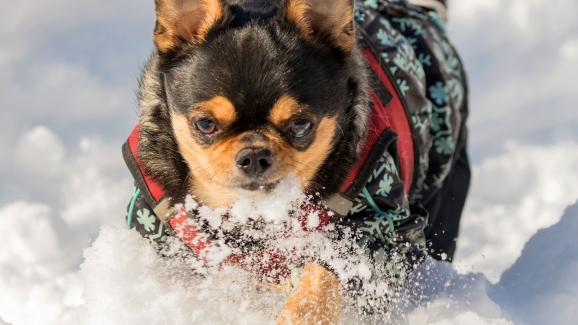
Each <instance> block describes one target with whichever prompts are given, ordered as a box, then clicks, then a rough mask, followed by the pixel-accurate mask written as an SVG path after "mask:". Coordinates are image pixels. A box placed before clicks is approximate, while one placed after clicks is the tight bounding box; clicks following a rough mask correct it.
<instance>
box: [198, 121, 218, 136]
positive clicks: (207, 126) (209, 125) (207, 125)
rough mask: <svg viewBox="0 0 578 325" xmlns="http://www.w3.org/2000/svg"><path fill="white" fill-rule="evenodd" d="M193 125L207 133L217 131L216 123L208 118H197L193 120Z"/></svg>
mask: <svg viewBox="0 0 578 325" xmlns="http://www.w3.org/2000/svg"><path fill="white" fill-rule="evenodd" d="M195 125H196V126H197V129H199V131H201V132H202V133H204V134H207V135H211V134H213V133H215V132H216V131H217V123H215V121H213V120H212V119H210V118H206V117H202V118H199V119H197V120H196V121H195Z"/></svg>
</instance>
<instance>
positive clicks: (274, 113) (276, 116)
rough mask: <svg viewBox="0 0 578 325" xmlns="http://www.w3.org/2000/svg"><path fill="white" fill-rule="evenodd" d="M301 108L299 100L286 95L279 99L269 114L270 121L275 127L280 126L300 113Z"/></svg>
mask: <svg viewBox="0 0 578 325" xmlns="http://www.w3.org/2000/svg"><path fill="white" fill-rule="evenodd" d="M300 110H301V109H300V106H299V103H298V102H297V100H296V99H295V98H293V97H291V96H288V95H284V96H283V97H281V98H279V100H277V102H276V103H275V105H273V108H271V111H270V112H269V121H270V122H271V123H273V124H274V125H277V126H280V125H281V124H283V123H284V122H286V121H287V120H289V119H290V118H291V117H293V116H294V115H296V114H297V113H299V112H300Z"/></svg>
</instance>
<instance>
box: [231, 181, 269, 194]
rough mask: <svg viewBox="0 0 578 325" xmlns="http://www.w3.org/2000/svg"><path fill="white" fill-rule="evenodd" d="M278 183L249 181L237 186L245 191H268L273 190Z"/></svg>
mask: <svg viewBox="0 0 578 325" xmlns="http://www.w3.org/2000/svg"><path fill="white" fill-rule="evenodd" d="M278 184H279V182H273V183H260V182H251V183H247V184H243V185H241V186H239V187H240V188H241V189H243V190H245V191H251V192H270V191H272V190H274V189H275V187H277V185H278Z"/></svg>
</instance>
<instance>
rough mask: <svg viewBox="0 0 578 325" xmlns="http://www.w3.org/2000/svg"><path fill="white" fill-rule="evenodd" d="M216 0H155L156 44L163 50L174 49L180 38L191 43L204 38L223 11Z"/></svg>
mask: <svg viewBox="0 0 578 325" xmlns="http://www.w3.org/2000/svg"><path fill="white" fill-rule="evenodd" d="M222 10H223V9H222V8H221V3H220V1H219V0H158V1H157V6H156V17H157V27H156V29H155V33H154V40H155V45H156V46H157V48H158V49H159V50H160V51H162V52H165V51H168V50H170V49H172V48H174V47H175V46H176V45H177V44H178V43H179V42H180V39H181V38H182V39H185V40H187V41H189V42H191V43H193V44H196V43H200V42H202V41H204V39H205V36H206V35H207V33H208V32H209V30H210V29H211V27H213V25H214V24H215V23H216V22H217V21H218V20H219V19H220V18H221V16H222V14H223V12H222Z"/></svg>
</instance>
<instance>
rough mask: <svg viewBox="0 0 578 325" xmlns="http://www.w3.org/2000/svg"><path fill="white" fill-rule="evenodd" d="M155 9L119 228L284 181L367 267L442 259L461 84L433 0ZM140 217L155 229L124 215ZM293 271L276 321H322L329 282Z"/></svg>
mask: <svg viewBox="0 0 578 325" xmlns="http://www.w3.org/2000/svg"><path fill="white" fill-rule="evenodd" d="M428 3H429V4H433V5H431V6H429V5H428ZM155 4H156V27H155V29H154V44H155V47H156V50H155V52H154V53H153V55H152V56H151V58H150V59H149V62H148V63H147V65H146V66H145V68H144V70H143V74H142V78H141V81H140V87H139V108H140V119H139V124H138V126H137V127H136V128H135V130H133V133H132V134H131V137H130V138H129V141H128V142H127V144H126V145H125V147H124V151H123V152H124V156H125V160H126V161H127V164H128V165H129V168H130V169H131V172H132V173H133V176H134V177H135V183H136V184H137V187H136V191H135V195H134V196H133V200H132V201H131V204H130V205H129V211H128V217H127V218H128V223H129V225H131V226H134V227H136V228H137V229H138V230H139V231H140V232H141V233H142V234H143V235H144V236H145V237H148V238H150V239H154V240H157V239H159V238H161V237H163V236H164V235H173V233H172V232H171V229H172V230H174V229H176V228H179V225H181V224H182V221H183V220H184V219H186V217H183V216H182V215H180V217H179V218H175V217H174V216H175V213H174V211H173V210H172V209H171V208H170V207H172V206H174V205H175V204H177V203H180V202H184V201H185V199H186V197H187V196H189V195H192V196H194V197H195V198H196V200H198V201H199V202H200V203H202V204H204V205H207V206H210V207H215V208H217V207H228V206H231V205H232V204H234V202H236V201H237V200H238V199H239V193H240V192H256V193H267V192H270V191H273V190H275V188H276V187H277V186H278V184H279V183H280V182H281V181H282V180H284V179H286V178H287V177H289V176H290V175H293V176H294V177H296V179H297V182H298V184H299V187H300V188H301V190H302V191H303V192H304V193H315V195H316V196H317V197H318V198H319V200H320V201H323V202H324V203H325V204H326V205H327V206H328V207H329V208H330V209H331V210H333V211H334V212H335V214H336V215H337V216H339V217H334V218H331V217H329V218H328V219H327V220H326V221H327V222H329V223H335V224H339V225H340V226H342V227H344V228H347V229H350V230H351V231H350V232H349V233H351V234H353V235H351V238H350V239H351V240H352V241H355V242H357V243H358V244H359V245H360V246H362V247H364V248H365V249H366V251H367V252H369V253H368V254H369V255H370V256H372V257H373V258H374V257H375V256H377V255H379V254H387V253H388V252H391V251H399V252H401V253H402V254H401V255H404V256H413V260H416V258H415V256H418V259H420V258H423V257H424V256H426V255H430V256H433V257H434V258H438V259H450V260H451V258H452V256H453V252H454V250H455V239H456V238H457V229H458V226H459V219H460V215H461V211H462V208H463V204H464V202H465V199H466V195H467V189H468V186H469V177H470V172H469V163H468V159H467V150H466V149H467V129H466V126H465V121H466V119H467V81H466V76H465V72H464V69H463V66H462V63H461V61H460V59H459V56H458V55H457V53H456V51H455V49H454V48H453V47H452V46H451V44H450V42H449V41H448V40H447V37H446V36H445V32H444V30H443V29H444V26H443V19H444V17H443V16H444V13H443V12H440V8H442V9H443V8H445V6H444V2H443V1H434V0H432V1H418V3H417V4H412V3H411V1H410V2H408V1H406V0H395V1H394V0H381V1H364V2H360V3H357V4H355V3H354V2H353V1H352V0H276V1H264V0H263V1H261V0H156V1H155ZM143 209H146V210H147V211H149V212H150V213H151V214H154V215H155V217H156V218H155V223H154V225H152V226H151V225H148V226H146V227H143V224H142V223H140V222H139V221H138V219H137V218H133V215H135V216H136V212H137V211H141V212H142V211H143ZM135 220H136V221H135ZM179 220H180V221H179ZM139 223H140V224H139ZM190 233H191V232H189V234H190ZM189 246H190V247H191V248H193V249H195V248H199V243H198V242H197V243H193V244H191V245H189ZM201 246H202V245H201ZM374 260H375V258H374ZM304 270H305V271H304V272H303V275H302V279H301V282H300V283H301V285H300V286H297V288H296V289H295V291H294V293H293V294H292V296H291V297H290V299H289V300H288V303H287V304H286V306H285V308H284V310H283V312H282V313H281V316H280V317H279V319H278V321H279V322H280V323H290V322H297V323H315V322H317V321H321V322H322V323H334V322H336V321H337V319H338V313H339V308H336V307H335V302H336V301H339V296H340V295H341V289H340V288H339V280H338V279H337V276H336V274H335V272H332V270H331V269H330V267H329V266H327V265H319V264H307V265H306V266H305V268H304ZM304 297H305V299H304ZM312 306H315V308H313V307H312ZM320 306H321V307H320ZM312 310H316V311H317V312H314V311H312ZM305 314H308V315H309V316H308V317H309V318H308V320H307V321H306V320H304V319H305V316H304V315H305ZM311 315H313V316H311Z"/></svg>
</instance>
